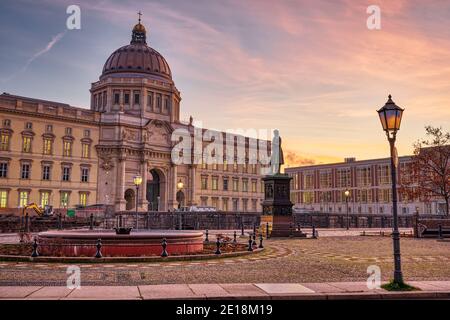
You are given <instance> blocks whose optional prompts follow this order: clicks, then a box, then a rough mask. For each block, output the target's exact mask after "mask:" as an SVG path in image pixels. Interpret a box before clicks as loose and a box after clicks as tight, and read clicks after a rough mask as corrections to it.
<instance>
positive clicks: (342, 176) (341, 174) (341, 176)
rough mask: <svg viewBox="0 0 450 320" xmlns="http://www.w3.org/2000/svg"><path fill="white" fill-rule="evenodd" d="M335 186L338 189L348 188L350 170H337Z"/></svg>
mask: <svg viewBox="0 0 450 320" xmlns="http://www.w3.org/2000/svg"><path fill="white" fill-rule="evenodd" d="M336 174H337V186H338V188H346V187H350V184H351V174H350V168H344V169H337V172H336Z"/></svg>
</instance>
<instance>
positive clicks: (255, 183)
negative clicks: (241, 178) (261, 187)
mask: <svg viewBox="0 0 450 320" xmlns="http://www.w3.org/2000/svg"><path fill="white" fill-rule="evenodd" d="M257 185H258V182H257V181H256V180H253V181H252V192H258V190H257Z"/></svg>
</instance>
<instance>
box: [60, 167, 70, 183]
mask: <svg viewBox="0 0 450 320" xmlns="http://www.w3.org/2000/svg"><path fill="white" fill-rule="evenodd" d="M62 181H70V167H63V172H62Z"/></svg>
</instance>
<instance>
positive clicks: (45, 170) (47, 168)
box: [42, 164, 51, 180]
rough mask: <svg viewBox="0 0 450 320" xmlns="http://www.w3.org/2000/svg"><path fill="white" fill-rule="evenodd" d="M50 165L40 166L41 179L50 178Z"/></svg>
mask: <svg viewBox="0 0 450 320" xmlns="http://www.w3.org/2000/svg"><path fill="white" fill-rule="evenodd" d="M50 168H51V167H50V165H48V164H46V165H44V166H42V180H50Z"/></svg>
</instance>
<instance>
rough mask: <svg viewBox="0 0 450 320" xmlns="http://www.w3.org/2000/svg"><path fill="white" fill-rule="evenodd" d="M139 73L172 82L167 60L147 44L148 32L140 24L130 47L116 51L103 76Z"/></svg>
mask: <svg viewBox="0 0 450 320" xmlns="http://www.w3.org/2000/svg"><path fill="white" fill-rule="evenodd" d="M119 72H121V73H123V72H137V73H146V74H151V75H155V76H158V77H163V78H165V79H168V80H172V72H171V71H170V68H169V64H168V63H167V61H166V59H164V57H163V56H162V55H161V54H160V53H159V52H158V51H156V50H154V49H153V48H151V47H149V46H148V45H147V42H146V30H145V27H144V25H142V24H141V23H140V22H139V23H138V24H136V25H135V26H134V28H133V32H132V36H131V42H130V44H129V45H126V46H123V47H120V48H119V49H117V50H116V51H114V52H113V53H112V54H111V55H110V56H109V58H108V59H107V60H106V62H105V65H104V66H103V71H102V76H104V75H108V74H112V73H119Z"/></svg>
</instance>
